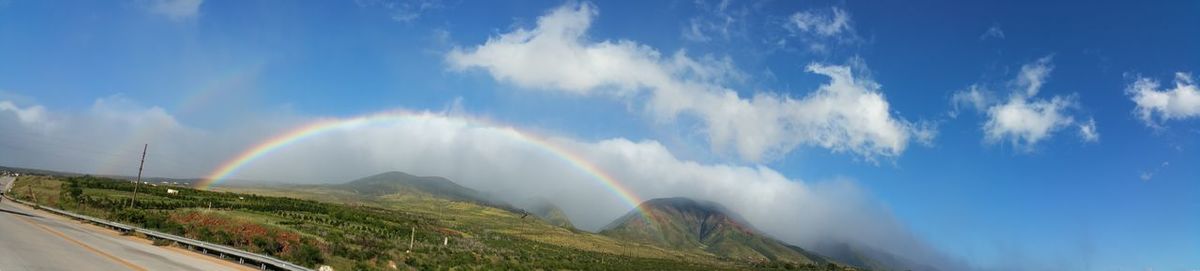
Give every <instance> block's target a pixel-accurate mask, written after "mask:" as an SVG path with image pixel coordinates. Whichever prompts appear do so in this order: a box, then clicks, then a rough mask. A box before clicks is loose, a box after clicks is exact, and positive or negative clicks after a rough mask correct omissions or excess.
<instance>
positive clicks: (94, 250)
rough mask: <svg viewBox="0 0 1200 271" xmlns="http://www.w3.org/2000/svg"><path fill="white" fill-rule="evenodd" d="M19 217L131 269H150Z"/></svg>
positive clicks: (142, 270)
mask: <svg viewBox="0 0 1200 271" xmlns="http://www.w3.org/2000/svg"><path fill="white" fill-rule="evenodd" d="M17 218H19V219H21V220H22V221H25V223H29V225H33V226H36V227H37V228H38V229H41V230H43V231H46V232H49V233H51V234H54V235H56V236H58V237H61V238H62V239H64V240H67V241H70V242H71V243H74V244H75V245H78V246H80V247H82V248H84V249H87V250H88V251H91V252H92V253H96V254H98V255H100V256H104V257H105V258H108V259H109V260H112V261H113V262H116V263H118V264H121V265H124V266H125V267H128V268H129V269H132V270H138V271H149V270H148V269H146V268H143V267H141V266H138V265H136V264H133V263H131V262H129V261H126V260H124V259H121V258H117V256H113V255H112V254H108V253H105V252H104V251H101V250H99V249H96V248H94V247H92V246H89V245H87V244H84V243H83V242H80V241H79V240H75V239H74V238H71V237H69V236H67V235H66V234H63V233H61V232H59V231H56V230H54V229H51V228H49V227H46V226H43V225H41V224H38V223H34V222H33V220H29V218H25V217H20V216H18V217H17Z"/></svg>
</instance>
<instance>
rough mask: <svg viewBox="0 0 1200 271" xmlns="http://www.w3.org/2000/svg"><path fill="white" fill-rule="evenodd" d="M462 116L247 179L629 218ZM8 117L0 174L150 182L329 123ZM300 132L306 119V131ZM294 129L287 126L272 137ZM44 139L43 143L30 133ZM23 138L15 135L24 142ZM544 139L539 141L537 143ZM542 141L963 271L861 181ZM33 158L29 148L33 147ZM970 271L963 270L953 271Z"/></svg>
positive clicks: (330, 137) (251, 172)
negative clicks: (31, 172) (385, 182)
mask: <svg viewBox="0 0 1200 271" xmlns="http://www.w3.org/2000/svg"><path fill="white" fill-rule="evenodd" d="M461 105H462V103H459V102H454V103H452V104H451V106H449V108H458V109H455V110H447V112H446V113H431V112H417V113H412V114H411V115H410V116H409V117H405V118H400V119H392V121H381V122H369V123H362V124H360V125H353V126H346V127H341V128H337V129H332V130H330V131H327V132H323V133H320V134H318V135H315V136H311V137H307V138H306V139H304V140H301V141H297V142H293V143H291V144H289V145H288V147H286V148H281V149H277V150H274V151H272V152H270V153H269V154H267V155H264V156H262V157H260V158H258V159H256V160H254V161H253V162H251V163H249V164H247V165H246V166H245V167H244V168H241V169H240V170H239V171H237V173H236V174H235V175H234V176H232V177H233V178H234V179H258V180H280V181H289V182H295V183H314V182H343V181H347V180H350V179H354V178H357V177H360V176H366V175H371V174H375V173H379V172H383V171H391V170H399V171H405V172H409V173H413V174H417V175H434V176H445V177H448V178H451V179H453V180H455V181H456V182H458V183H460V184H463V185H465V186H467V187H472V188H475V189H478V190H481V191H484V192H487V193H490V194H492V195H496V196H497V197H500V198H502V199H504V200H507V201H510V202H514V203H517V204H520V203H521V202H526V201H528V200H530V199H537V198H542V199H548V200H550V201H552V202H554V203H555V204H557V205H560V207H562V208H563V209H564V211H565V212H566V213H567V215H568V216H569V217H570V218H571V219H572V220H573V222H575V224H576V225H578V226H580V227H582V228H584V229H591V230H595V229H598V228H599V227H601V226H603V225H605V224H606V223H608V222H610V221H611V220H612V219H615V218H617V217H618V216H621V215H623V214H624V213H625V212H628V211H629V210H630V206H628V205H626V204H625V202H623V200H622V198H621V197H620V196H618V195H617V194H615V193H608V192H606V193H597V191H606V190H607V189H609V188H608V185H606V184H603V183H601V182H599V181H598V180H597V179H595V177H594V176H593V175H592V174H590V173H588V172H584V171H582V170H580V169H579V168H577V167H575V166H573V165H571V164H569V163H568V162H565V161H564V160H563V159H562V158H561V157H558V156H557V155H556V154H554V153H552V152H547V151H546V147H544V146H542V144H543V143H532V141H529V140H527V139H524V136H525V135H531V134H524V135H522V134H520V133H519V132H518V131H516V130H514V128H512V127H509V126H504V125H495V124H487V123H486V122H483V121H479V120H476V119H475V118H474V117H472V116H467V115H459V114H464V113H462V112H463V110H462V107H460V106H461ZM15 112H16V111H12V110H4V111H0V127H21V128H35V127H40V126H41V125H42V124H41V123H43V122H45V121H50V120H53V121H57V122H59V123H62V124H64V125H58V126H57V128H53V129H5V130H0V134H2V135H4V136H0V152H3V153H5V154H6V155H4V156H0V164H3V165H10V166H27V167H37V168H49V169H58V170H67V171H82V172H87V173H106V174H132V173H133V172H135V170H136V165H137V157H138V156H137V155H138V152H139V151H140V150H141V149H140V147H141V144H142V143H149V144H150V154H149V155H148V157H147V162H146V165H147V175H148V176H175V177H195V176H201V175H203V174H205V173H207V172H208V171H209V170H212V169H214V168H215V167H217V165H218V164H219V163H220V162H221V161H224V160H226V159H229V158H231V157H234V156H235V155H237V154H238V153H240V151H241V149H245V148H249V147H252V146H254V145H256V144H255V143H257V142H260V141H262V140H265V139H268V138H273V136H274V135H276V134H280V133H283V132H285V131H287V130H289V129H290V128H289V127H299V126H302V124H303V123H309V122H314V121H333V120H336V119H333V118H323V117H294V116H293V117H280V118H278V119H255V120H243V121H245V122H246V123H245V124H244V125H240V124H234V125H233V126H230V127H228V128H225V129H224V130H222V131H220V132H214V131H204V130H200V129H196V128H191V127H188V126H187V125H184V124H181V123H179V122H178V121H177V120H176V119H175V118H173V117H172V116H171V115H170V114H169V113H167V112H165V111H164V110H163V109H161V108H158V107H144V106H139V105H137V104H136V103H134V102H132V101H129V100H127V99H124V98H121V97H110V98H105V99H100V100H97V101H96V102H95V103H94V104H93V106H92V107H91V108H90V109H88V110H85V111H82V112H72V111H54V112H50V111H47V112H45V115H44V116H45V118H44V119H43V120H42V122H31V123H26V122H22V121H20V120H19V119H18V118H19V117H18V116H17V113H15ZM296 119H300V120H299V121H296ZM264 123H270V124H275V123H284V125H266V126H264V125H262V124H264ZM30 131H34V132H30ZM14 132H16V133H20V134H11V133H14ZM532 136H537V135H532ZM543 139H544V140H545V141H547V142H550V144H554V145H556V146H558V147H560V148H562V149H566V150H568V151H569V152H572V153H574V154H575V155H577V156H579V157H582V158H583V160H586V161H589V163H592V164H594V166H595V167H596V168H598V169H600V170H602V171H604V172H606V173H608V174H609V175H611V176H613V177H615V178H616V179H617V180H619V181H620V182H621V183H622V184H623V185H624V186H625V187H627V188H628V189H629V190H631V191H633V192H634V193H635V194H637V195H638V196H640V197H642V198H644V199H649V198H657V197H673V196H685V197H692V198H697V199H705V200H712V201H716V202H719V203H721V204H723V205H726V206H728V207H729V208H730V209H731V210H733V211H735V212H737V213H739V214H741V215H742V216H743V217H745V218H746V219H747V220H748V221H750V222H751V223H753V224H754V225H755V226H757V228H759V229H761V230H763V231H764V232H766V233H768V234H771V235H772V236H776V237H778V238H781V239H783V240H785V241H787V242H791V243H794V244H798V245H801V246H812V245H814V244H815V243H817V242H822V241H831V240H832V241H844V242H856V243H862V244H867V245H869V246H873V247H876V248H879V249H883V250H886V251H890V252H893V253H897V254H899V255H901V256H903V257H906V258H909V259H912V260H915V261H918V262H923V263H933V264H935V265H936V264H939V263H942V264H952V263H953V261H949V260H947V258H945V257H944V256H942V255H941V254H940V253H939V252H937V251H936V250H935V249H933V248H932V247H931V246H930V245H929V244H927V243H925V242H924V241H922V240H921V239H920V238H919V237H918V236H916V235H914V234H913V233H912V232H911V231H910V230H908V229H907V228H906V227H905V226H904V223H902V222H900V221H898V220H897V219H896V218H895V217H894V216H892V214H891V213H890V212H889V211H888V210H887V209H886V208H885V207H883V206H881V205H879V203H877V202H875V201H874V200H872V199H870V196H869V194H868V193H867V192H865V191H863V190H862V189H861V188H859V187H858V186H857V185H856V183H855V182H854V181H852V180H847V179H836V180H829V181H822V182H806V181H803V180H797V179H791V178H788V177H786V176H784V175H783V174H781V173H779V172H777V171H775V170H773V169H771V168H768V167H764V166H740V165H731V164H719V163H700V162H695V161H688V160H681V159H680V158H678V157H676V156H675V155H674V154H672V153H671V152H670V151H669V150H668V149H667V148H666V147H664V146H663V145H662V144H660V143H659V142H656V141H651V140H643V141H631V140H628V139H624V138H611V139H604V140H595V141H592V140H580V139H575V138H569V137H561V136H548V137H543ZM26 146H27V147H26ZM950 269H957V268H950Z"/></svg>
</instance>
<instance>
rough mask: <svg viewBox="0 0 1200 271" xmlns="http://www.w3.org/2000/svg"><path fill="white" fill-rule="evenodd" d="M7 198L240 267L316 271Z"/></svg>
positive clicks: (243, 252)
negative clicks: (141, 236)
mask: <svg viewBox="0 0 1200 271" xmlns="http://www.w3.org/2000/svg"><path fill="white" fill-rule="evenodd" d="M4 197H5V198H8V199H9V200H12V201H15V202H17V203H21V204H25V205H29V206H34V207H36V208H39V209H42V210H46V211H49V212H51V213H55V214H58V215H62V216H66V217H70V218H73V219H77V220H82V221H86V222H90V223H94V224H97V225H101V226H104V227H108V228H111V229H114V230H117V231H120V232H122V233H132V232H137V233H141V234H142V235H145V236H146V237H148V238H152V239H161V240H167V241H171V242H175V243H176V244H179V245H180V246H183V247H186V248H188V249H190V250H193V251H199V252H201V253H204V254H206V255H209V256H215V257H218V258H221V259H225V260H230V261H234V262H237V263H240V264H244V265H250V266H254V267H258V268H259V269H262V270H287V271H312V269H309V268H307V267H303V266H300V265H296V264H293V263H290V262H287V261H284V260H280V259H276V258H274V257H271V256H265V255H259V254H254V253H250V252H247V251H245V250H240V249H236V248H232V247H228V246H223V245H218V244H213V243H209V242H205V241H200V240H195V239H191V238H187V237H182V236H178V235H174V234H169V233H162V232H158V231H152V230H147V229H142V228H138V227H133V226H129V225H125V224H121V223H117V222H112V221H108V220H104V219H99V218H95V217H91V216H86V215H80V214H76V213H72V212H68V211H63V210H59V209H56V208H51V207H46V206H40V205H35V204H33V203H30V202H27V201H23V200H19V199H16V198H13V197H10V196H8V195H4Z"/></svg>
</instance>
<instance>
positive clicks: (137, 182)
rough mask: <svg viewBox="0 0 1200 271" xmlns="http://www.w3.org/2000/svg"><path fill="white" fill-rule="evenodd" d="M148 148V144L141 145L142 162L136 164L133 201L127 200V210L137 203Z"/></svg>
mask: <svg viewBox="0 0 1200 271" xmlns="http://www.w3.org/2000/svg"><path fill="white" fill-rule="evenodd" d="M149 147H150V144H145V145H142V161H141V162H138V176H137V180H136V181H134V183H133V199H130V200H129V208H133V204H134V202H137V191H138V187H139V186H142V166H144V165H146V148H149Z"/></svg>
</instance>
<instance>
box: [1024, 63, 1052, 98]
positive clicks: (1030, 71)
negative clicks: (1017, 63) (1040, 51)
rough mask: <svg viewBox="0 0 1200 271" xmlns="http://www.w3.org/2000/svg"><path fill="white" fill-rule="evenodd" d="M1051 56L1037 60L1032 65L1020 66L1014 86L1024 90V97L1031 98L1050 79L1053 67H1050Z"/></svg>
mask: <svg viewBox="0 0 1200 271" xmlns="http://www.w3.org/2000/svg"><path fill="white" fill-rule="evenodd" d="M1051 58H1052V57H1051V56H1046V57H1042V58H1039V59H1038V60H1037V61H1034V62H1033V63H1028V64H1025V65H1021V71H1020V73H1018V74H1017V80H1016V82H1015V83H1016V84H1017V86H1018V87H1020V88H1024V89H1025V97H1026V98H1029V97H1033V96H1034V95H1037V93H1038V91H1039V90H1041V89H1042V84H1043V83H1045V82H1046V78H1047V77H1050V72H1051V71H1053V70H1054V66H1052V65H1050V60H1051Z"/></svg>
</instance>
